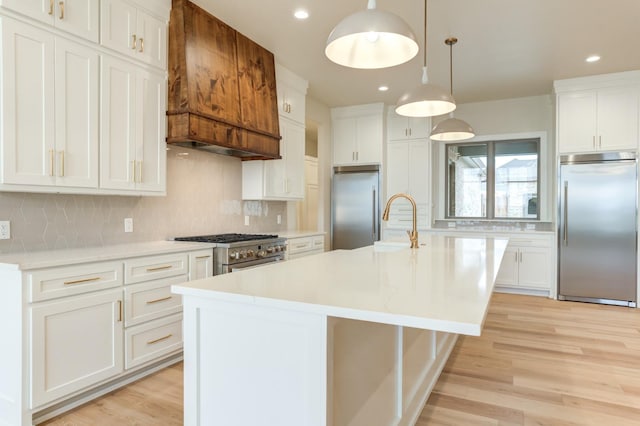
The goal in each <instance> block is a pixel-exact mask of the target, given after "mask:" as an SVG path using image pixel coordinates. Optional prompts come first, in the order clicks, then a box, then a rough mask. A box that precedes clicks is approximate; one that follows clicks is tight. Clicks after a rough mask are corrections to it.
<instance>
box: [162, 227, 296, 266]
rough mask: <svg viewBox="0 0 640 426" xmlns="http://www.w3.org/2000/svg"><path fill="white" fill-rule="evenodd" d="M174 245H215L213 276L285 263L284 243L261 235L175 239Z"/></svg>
mask: <svg viewBox="0 0 640 426" xmlns="http://www.w3.org/2000/svg"><path fill="white" fill-rule="evenodd" d="M174 240H176V241H195V242H203V243H216V247H215V248H214V249H213V274H214V275H219V274H226V273H228V272H233V271H239V270H241V269H245V268H252V267H255V266H258V265H262V264H265V263H271V262H279V261H282V260H284V257H285V256H284V255H285V251H286V249H287V246H286V239H285V238H279V237H278V236H277V235H264V234H217V235H198V236H193V237H179V238H174Z"/></svg>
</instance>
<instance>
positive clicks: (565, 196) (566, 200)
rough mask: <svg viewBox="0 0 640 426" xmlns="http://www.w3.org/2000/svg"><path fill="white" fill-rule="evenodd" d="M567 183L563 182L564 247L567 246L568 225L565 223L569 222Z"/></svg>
mask: <svg viewBox="0 0 640 426" xmlns="http://www.w3.org/2000/svg"><path fill="white" fill-rule="evenodd" d="M568 201H569V182H568V181H566V180H565V181H564V232H563V240H564V245H565V246H568V245H569V224H568V223H567V221H568V220H569V205H568Z"/></svg>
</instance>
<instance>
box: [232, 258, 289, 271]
mask: <svg viewBox="0 0 640 426" xmlns="http://www.w3.org/2000/svg"><path fill="white" fill-rule="evenodd" d="M282 261H284V257H280V256H277V257H271V258H268V259H260V260H252V261H249V262H243V263H238V264H235V265H226V269H227V271H228V272H239V271H246V270H248V269H254V268H257V267H259V266H264V265H268V264H270V263H274V262H282Z"/></svg>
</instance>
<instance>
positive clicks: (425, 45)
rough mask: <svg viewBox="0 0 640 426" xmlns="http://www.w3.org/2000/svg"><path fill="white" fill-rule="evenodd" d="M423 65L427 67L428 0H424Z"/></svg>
mask: <svg viewBox="0 0 640 426" xmlns="http://www.w3.org/2000/svg"><path fill="white" fill-rule="evenodd" d="M423 57H424V59H423V63H422V66H423V67H425V68H426V67H427V0H424V55H423Z"/></svg>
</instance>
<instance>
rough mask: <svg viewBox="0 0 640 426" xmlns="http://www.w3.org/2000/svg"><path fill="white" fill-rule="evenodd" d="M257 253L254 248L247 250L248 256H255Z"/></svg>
mask: <svg viewBox="0 0 640 426" xmlns="http://www.w3.org/2000/svg"><path fill="white" fill-rule="evenodd" d="M255 254H256V252H254V251H253V250H247V257H253V256H254V255H255Z"/></svg>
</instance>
